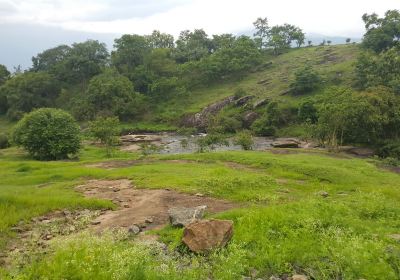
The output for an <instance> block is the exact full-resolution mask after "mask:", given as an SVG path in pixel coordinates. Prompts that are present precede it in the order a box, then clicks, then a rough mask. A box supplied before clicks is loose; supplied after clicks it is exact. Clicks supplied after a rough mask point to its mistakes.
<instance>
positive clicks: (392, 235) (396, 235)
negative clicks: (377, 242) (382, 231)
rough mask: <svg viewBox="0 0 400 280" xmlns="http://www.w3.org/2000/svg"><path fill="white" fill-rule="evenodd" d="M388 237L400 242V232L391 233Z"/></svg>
mask: <svg viewBox="0 0 400 280" xmlns="http://www.w3.org/2000/svg"><path fill="white" fill-rule="evenodd" d="M388 237H389V238H391V239H394V240H396V241H398V242H400V233H395V234H389V235H388Z"/></svg>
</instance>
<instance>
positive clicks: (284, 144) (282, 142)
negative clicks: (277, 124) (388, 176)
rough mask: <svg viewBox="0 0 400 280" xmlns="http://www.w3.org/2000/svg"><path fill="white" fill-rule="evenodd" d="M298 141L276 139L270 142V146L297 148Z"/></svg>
mask: <svg viewBox="0 0 400 280" xmlns="http://www.w3.org/2000/svg"><path fill="white" fill-rule="evenodd" d="M299 144H300V142H299V141H297V140H296V139H278V140H277V141H274V142H272V144H271V145H272V147H274V148H298V147H299Z"/></svg>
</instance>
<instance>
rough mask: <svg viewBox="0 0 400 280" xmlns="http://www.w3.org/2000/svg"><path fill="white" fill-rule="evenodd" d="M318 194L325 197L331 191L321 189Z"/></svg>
mask: <svg viewBox="0 0 400 280" xmlns="http://www.w3.org/2000/svg"><path fill="white" fill-rule="evenodd" d="M317 195H319V196H322V197H324V198H325V197H328V196H329V193H328V192H326V191H319V192H317Z"/></svg>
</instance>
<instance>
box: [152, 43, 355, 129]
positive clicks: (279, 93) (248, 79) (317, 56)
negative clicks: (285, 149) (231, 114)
mask: <svg viewBox="0 0 400 280" xmlns="http://www.w3.org/2000/svg"><path fill="white" fill-rule="evenodd" d="M358 53H359V46H358V45H354V44H349V45H334V46H318V47H307V48H299V49H292V50H290V51H289V52H288V53H284V54H282V55H279V56H273V55H265V56H264V63H263V65H262V66H261V67H258V68H257V69H254V70H253V71H252V72H250V73H244V74H243V75H242V76H241V77H240V78H239V79H234V80H233V79H232V80H222V81H220V82H218V83H215V84H212V85H210V86H207V87H204V88H199V89H196V90H193V91H189V92H188V93H187V95H180V96H172V97H171V98H169V99H168V100H167V101H165V102H161V103H160V104H158V106H157V107H156V109H155V112H154V113H153V116H156V117H157V119H161V120H176V119H179V117H180V116H182V115H183V114H185V113H194V112H198V111H200V110H201V109H202V108H204V107H206V106H207V105H209V104H212V103H214V102H216V101H218V100H221V99H223V98H224V97H227V96H230V95H233V94H234V93H235V91H236V90H237V89H239V88H241V89H243V90H244V91H245V92H246V94H249V95H254V96H255V97H256V99H255V101H256V100H260V99H263V98H271V99H275V100H279V101H282V102H285V103H298V102H299V101H300V100H301V99H302V98H306V97H307V96H302V97H293V96H291V95H289V94H285V93H287V91H288V89H289V85H290V83H291V81H292V80H293V78H294V73H295V72H296V70H298V69H300V68H301V67H304V65H306V64H309V65H311V66H313V68H314V69H315V70H316V71H317V72H318V73H319V74H320V75H321V76H322V77H323V79H324V84H323V87H322V88H324V87H327V86H332V85H343V86H351V85H352V82H353V80H354V73H353V64H354V62H355V59H356V58H357V55H358ZM315 93H317V92H315ZM315 93H314V94H315ZM152 120H153V119H152V117H150V118H149V119H148V121H152Z"/></svg>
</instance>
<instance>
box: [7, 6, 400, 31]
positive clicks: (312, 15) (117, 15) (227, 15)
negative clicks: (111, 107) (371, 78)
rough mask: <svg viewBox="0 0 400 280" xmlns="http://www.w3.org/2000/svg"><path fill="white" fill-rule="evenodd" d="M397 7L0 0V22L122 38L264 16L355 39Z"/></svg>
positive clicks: (229, 25) (241, 23)
mask: <svg viewBox="0 0 400 280" xmlns="http://www.w3.org/2000/svg"><path fill="white" fill-rule="evenodd" d="M398 6H399V0H385V1H376V0H363V1H349V0H336V1H323V0H303V1H299V0H279V1H276V0H275V1H270V0H246V1H237V0H187V1H184V0H163V1H156V0H147V1H146V0H136V1H135V0H131V1H129V0H114V1H112V0H82V1H79V0H53V1H51V0H0V23H1V22H3V23H10V22H11V23H21V22H23V23H32V24H43V25H50V26H58V27H62V28H64V29H68V30H78V31H88V32H98V33H120V34H122V33H138V34H145V33H149V32H151V31H152V30H154V29H158V30H161V31H163V32H168V33H172V34H174V35H177V34H178V33H179V32H180V31H181V30H184V29H193V28H204V29H205V30H206V31H207V32H208V33H209V34H215V33H225V32H233V33H235V32H240V31H244V30H249V29H251V28H252V22H253V21H254V20H255V19H256V18H257V17H259V16H262V17H268V19H269V21H270V24H271V25H274V24H282V23H284V22H288V23H292V24H296V25H298V26H300V27H301V28H303V30H304V31H306V32H314V33H323V34H325V35H343V36H346V35H348V36H355V35H358V36H359V35H360V34H362V32H363V23H362V21H361V16H362V14H363V13H365V12H367V13H372V12H377V13H379V14H381V15H382V14H383V13H384V11H386V10H388V9H395V8H398Z"/></svg>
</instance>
